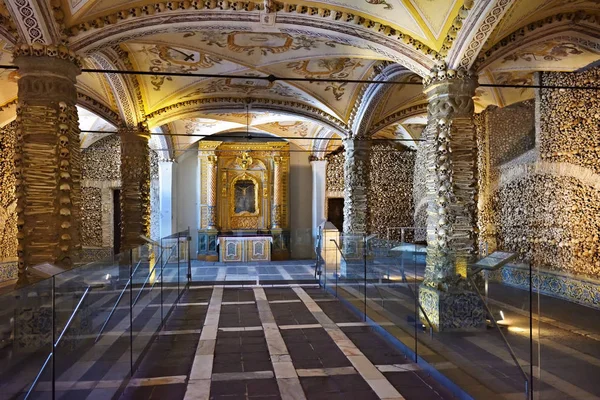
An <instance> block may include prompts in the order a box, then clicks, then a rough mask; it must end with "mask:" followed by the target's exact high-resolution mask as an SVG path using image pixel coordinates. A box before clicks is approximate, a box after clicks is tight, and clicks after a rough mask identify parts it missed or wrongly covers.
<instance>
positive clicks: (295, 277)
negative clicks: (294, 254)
mask: <svg viewBox="0 0 600 400" xmlns="http://www.w3.org/2000/svg"><path fill="white" fill-rule="evenodd" d="M191 270H192V280H193V281H197V282H224V281H227V282H252V283H255V284H260V282H273V281H287V282H289V281H295V282H306V281H310V282H314V281H315V261H314V260H288V261H274V262H265V263H252V264H249V263H220V262H207V261H197V260H193V261H192V263H191Z"/></svg>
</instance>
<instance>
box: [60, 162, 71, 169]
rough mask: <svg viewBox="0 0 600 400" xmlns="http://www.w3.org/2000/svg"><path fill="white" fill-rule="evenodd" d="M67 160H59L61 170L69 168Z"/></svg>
mask: <svg viewBox="0 0 600 400" xmlns="http://www.w3.org/2000/svg"><path fill="white" fill-rule="evenodd" d="M69 165H70V164H69V160H61V161H60V170H61V171H68V170H69Z"/></svg>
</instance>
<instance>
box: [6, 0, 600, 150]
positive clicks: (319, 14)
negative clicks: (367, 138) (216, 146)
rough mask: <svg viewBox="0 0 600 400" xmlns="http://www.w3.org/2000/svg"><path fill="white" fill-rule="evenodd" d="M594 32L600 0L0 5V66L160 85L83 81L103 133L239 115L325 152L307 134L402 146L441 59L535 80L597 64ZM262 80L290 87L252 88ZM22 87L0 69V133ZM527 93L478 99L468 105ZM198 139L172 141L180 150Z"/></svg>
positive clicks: (215, 125)
mask: <svg viewBox="0 0 600 400" xmlns="http://www.w3.org/2000/svg"><path fill="white" fill-rule="evenodd" d="M599 21H600V5H599V2H598V1H597V0H569V1H564V0H476V1H473V0H435V1H434V0H345V1H334V0H322V1H303V0H297V1H295V2H294V3H287V2H278V1H272V0H264V1H262V0H257V1H229V0H219V1H217V0H183V1H164V2H158V1H150V0H141V1H123V0H27V1H17V0H0V64H10V63H11V62H12V60H11V59H12V56H11V53H12V48H13V46H14V45H15V44H16V43H19V42H29V43H31V42H40V43H47V44H52V43H58V41H62V42H64V43H66V44H68V45H69V46H70V48H71V49H73V50H75V51H76V52H78V54H80V55H81V56H82V57H83V60H84V66H85V67H88V68H102V69H119V70H122V69H128V70H140V71H150V72H151V73H156V75H144V76H133V75H131V76H123V75H116V74H111V75H108V74H92V73H83V74H82V75H80V77H79V78H78V89H79V92H80V101H81V106H82V107H84V109H87V110H89V111H88V113H89V112H90V111H91V112H93V113H95V114H96V115H97V116H100V117H102V119H103V120H104V122H99V121H95V122H94V123H93V124H92V125H90V126H96V127H98V126H102V129H108V128H107V127H109V126H116V125H118V124H119V123H121V122H124V123H130V124H131V123H137V122H140V121H142V120H147V121H148V123H149V124H150V126H151V127H153V128H158V127H162V128H163V130H165V131H168V132H171V133H176V134H177V135H180V134H188V135H192V134H193V135H198V134H214V133H223V132H229V131H236V130H238V131H239V130H241V129H242V130H243V129H246V117H247V115H246V113H245V110H246V107H249V110H250V114H249V115H248V116H249V118H248V119H249V127H248V129H249V130H251V131H256V132H265V133H269V134H273V135H278V136H281V137H286V138H290V139H288V140H290V141H293V142H294V143H296V144H297V145H299V146H301V147H303V148H305V149H307V150H319V149H320V150H322V149H326V148H327V143H326V141H322V140H321V141H315V140H307V138H340V137H343V136H345V135H348V134H352V133H353V132H355V131H356V129H367V130H368V131H369V132H371V134H374V135H378V137H382V138H403V139H404V140H407V142H406V144H407V145H408V146H413V145H414V143H412V142H410V140H412V139H416V138H418V136H419V135H420V131H421V128H422V125H423V123H424V122H425V118H424V116H425V115H426V107H425V99H424V97H423V95H422V93H421V86H420V85H418V83H419V82H420V76H423V75H424V74H426V73H427V72H428V70H429V69H430V68H431V67H432V66H433V65H435V63H436V62H440V61H441V60H444V61H446V62H447V63H448V64H449V65H450V66H451V67H453V68H457V67H464V68H472V69H475V70H476V71H478V73H479V81H480V83H501V84H527V83H532V79H533V73H534V72H535V71H539V70H561V71H572V70H576V69H579V68H582V67H585V66H586V65H589V64H590V63H593V62H595V61H597V60H598V59H599V55H600V29H599V28H598V26H599V25H600V24H599V23H598V22H599ZM398 64H400V65H402V66H403V68H400V69H399V70H398V68H396V67H395V66H397V65H398ZM394 68H396V69H394ZM392 70H393V71H394V72H393V73H389V71H392ZM163 72H169V73H179V74H208V75H221V76H213V77H199V76H189V77H186V76H169V77H166V76H164V75H160V73H163ZM269 75H274V76H277V77H282V78H292V79H288V80H285V79H282V80H267V79H263V80H257V79H254V78H256V77H263V78H264V77H268V76H269ZM17 78H18V74H17V73H16V72H15V71H11V70H0V85H1V87H2V90H0V124H3V123H5V122H7V121H9V120H10V118H11V115H13V116H14V107H13V106H12V105H13V104H14V103H15V99H16V96H17V89H16V79H17ZM295 78H308V79H315V80H316V79H321V78H327V79H339V80H344V79H347V80H354V81H356V80H369V79H374V78H377V79H386V80H393V81H394V82H396V83H395V84H394V85H385V86H383V85H378V86H377V85H375V86H374V85H369V84H367V83H358V82H341V81H339V82H334V81H331V82H317V81H313V82H299V81H294V80H293V79H295ZM532 96H533V91H532V90H531V89H497V88H479V89H478V90H477V93H476V98H475V101H476V108H477V111H480V110H482V109H484V108H485V107H487V106H488V105H497V106H505V105H508V104H511V103H514V102H518V101H521V100H524V99H527V98H531V97H532ZM82 115H84V116H86V117H85V118H84V119H85V120H87V121H89V120H91V117H90V116H89V115H86V114H83V113H82ZM363 120H364V121H367V122H368V123H362V124H361V121H363ZM364 121H363V122H364ZM94 124H96V125H94ZM99 135H102V134H99ZM93 140H95V138H94V136H88V137H87V138H86V139H85V141H84V145H89V143H91V142H93ZM197 140H199V137H198V136H189V137H184V136H173V137H172V142H173V143H172V144H173V147H174V148H175V149H178V150H180V151H184V150H185V149H187V148H189V147H190V146H192V145H193V143H194V142H195V141H197ZM317 142H319V143H317ZM320 142H323V143H320Z"/></svg>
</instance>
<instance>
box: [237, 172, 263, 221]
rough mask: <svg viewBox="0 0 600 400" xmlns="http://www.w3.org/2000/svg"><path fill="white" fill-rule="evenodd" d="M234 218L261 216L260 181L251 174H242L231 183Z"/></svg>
mask: <svg viewBox="0 0 600 400" xmlns="http://www.w3.org/2000/svg"><path fill="white" fill-rule="evenodd" d="M230 193H232V196H231V200H230V202H231V204H230V213H231V215H232V216H235V217H239V216H257V215H260V195H259V193H260V191H259V183H258V181H257V180H256V179H255V178H254V177H253V176H251V175H249V174H242V175H240V176H238V177H236V178H235V179H234V180H233V181H232V182H231V192H230Z"/></svg>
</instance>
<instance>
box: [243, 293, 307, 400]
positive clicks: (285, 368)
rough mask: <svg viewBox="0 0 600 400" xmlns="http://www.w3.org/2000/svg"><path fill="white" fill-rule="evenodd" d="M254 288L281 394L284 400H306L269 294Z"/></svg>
mask: <svg viewBox="0 0 600 400" xmlns="http://www.w3.org/2000/svg"><path fill="white" fill-rule="evenodd" d="M253 290H254V296H255V298H256V303H257V308H258V315H259V317H260V320H261V322H262V323H263V327H264V331H265V341H266V342H267V348H268V350H269V354H270V355H271V364H272V366H273V372H274V373H275V377H276V379H277V387H278V388H279V394H280V395H281V398H282V399H283V400H305V399H306V396H305V394H304V390H303V389H302V385H301V384H300V380H299V378H298V374H297V372H296V369H295V368H294V365H293V363H292V359H291V357H290V355H289V351H288V348H287V346H286V344H285V341H284V340H283V336H282V335H281V332H280V331H279V327H278V325H277V323H276V322H275V318H274V316H273V312H272V311H271V306H270V305H269V302H268V300H267V294H266V293H265V290H264V289H263V288H262V287H256V288H254V289H253ZM275 350H277V351H278V354H275V353H274V351H275Z"/></svg>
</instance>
